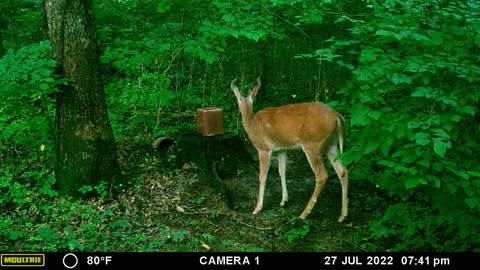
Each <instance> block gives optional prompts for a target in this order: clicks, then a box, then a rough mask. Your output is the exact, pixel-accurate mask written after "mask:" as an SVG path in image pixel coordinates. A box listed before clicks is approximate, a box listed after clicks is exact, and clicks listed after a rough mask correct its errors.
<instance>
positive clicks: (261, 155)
mask: <svg viewBox="0 0 480 270" xmlns="http://www.w3.org/2000/svg"><path fill="white" fill-rule="evenodd" d="M271 155H272V152H270V151H258V159H259V162H260V173H259V175H258V184H259V187H258V198H257V206H256V207H255V210H253V214H254V215H256V214H257V213H258V212H260V210H262V207H263V195H264V193H265V183H266V182H267V175H268V169H269V168H270V157H271Z"/></svg>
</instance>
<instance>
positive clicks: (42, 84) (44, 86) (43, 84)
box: [38, 83, 50, 90]
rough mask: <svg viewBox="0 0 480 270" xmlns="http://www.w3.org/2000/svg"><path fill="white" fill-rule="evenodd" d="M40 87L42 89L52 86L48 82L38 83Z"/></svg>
mask: <svg viewBox="0 0 480 270" xmlns="http://www.w3.org/2000/svg"><path fill="white" fill-rule="evenodd" d="M38 86H39V87H40V89H42V90H47V89H48V88H50V86H49V85H48V84H46V83H41V84H39V85H38Z"/></svg>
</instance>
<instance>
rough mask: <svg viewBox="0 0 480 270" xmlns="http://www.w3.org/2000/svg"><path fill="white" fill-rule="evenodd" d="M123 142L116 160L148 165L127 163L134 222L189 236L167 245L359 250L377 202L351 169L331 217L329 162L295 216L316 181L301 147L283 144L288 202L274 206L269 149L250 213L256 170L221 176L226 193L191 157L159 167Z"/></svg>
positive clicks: (276, 184)
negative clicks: (318, 188) (344, 200)
mask: <svg viewBox="0 0 480 270" xmlns="http://www.w3.org/2000/svg"><path fill="white" fill-rule="evenodd" d="M129 148H130V147H125V146H124V147H123V151H124V154H125V159H124V160H123V161H124V162H127V164H135V162H133V160H132V158H134V159H136V160H137V161H139V160H142V159H143V160H149V162H146V163H147V165H145V164H144V165H143V166H140V167H138V168H136V169H134V168H130V171H131V174H132V175H131V176H132V177H136V178H137V179H138V178H141V180H140V183H141V186H139V187H137V191H136V192H131V194H130V196H131V197H130V200H133V201H134V202H132V204H133V203H135V207H133V205H132V209H134V210H132V211H139V212H140V213H136V215H137V216H142V218H141V220H136V222H139V223H145V224H148V225H147V226H152V233H155V231H158V230H160V229H158V228H160V227H162V226H168V227H169V228H171V230H173V231H181V230H186V231H188V232H189V234H190V235H191V237H192V239H193V240H191V241H184V242H182V243H172V244H171V245H170V246H169V248H170V249H171V250H179V249H180V250H185V251H205V250H209V251H366V250H367V249H368V246H366V244H365V243H369V239H368V235H369V233H368V223H369V220H370V219H371V218H372V217H371V215H373V214H374V213H375V212H376V209H378V208H379V207H382V206H381V200H380V201H379V200H375V201H372V200H371V199H369V198H371V197H372V196H371V194H373V193H375V192H376V191H375V188H374V187H371V186H369V185H365V184H364V183H363V182H362V181H360V180H357V179H352V177H350V185H349V215H348V217H347V218H346V219H345V221H344V222H343V223H338V222H337V219H338V217H339V215H340V208H341V186H340V182H339V181H338V178H337V177H336V175H335V172H334V170H333V168H332V167H331V166H329V164H328V166H327V170H328V174H329V179H328V180H327V183H326V185H325V187H324V189H323V191H322V192H321V194H320V196H319V198H318V201H317V203H316V205H315V207H314V209H313V211H312V213H311V214H310V215H309V217H308V218H307V219H306V220H300V219H298V216H299V215H300V213H301V212H302V211H303V208H304V207H305V205H306V203H307V201H308V199H309V198H310V196H311V193H312V192H313V189H314V185H315V181H314V176H313V172H312V171H311V169H310V167H309V165H308V162H307V160H306V158H305V156H304V154H303V152H302V151H293V150H292V151H289V152H288V163H287V187H288V192H289V201H288V203H287V204H286V205H285V206H284V207H280V206H279V203H280V199H281V185H280V177H279V175H278V167H277V160H276V157H274V158H273V159H272V165H271V168H270V171H269V175H268V180H267V185H266V192H265V199H264V207H263V210H262V211H261V212H260V213H259V214H258V215H253V214H251V212H252V211H253V209H254V207H255V204H256V196H257V189H258V181H257V177H258V172H240V173H239V175H238V176H235V177H231V178H229V179H223V181H224V184H225V189H226V190H227V193H228V195H227V196H226V195H225V194H221V193H219V192H217V191H215V190H214V189H213V188H212V187H211V186H210V185H209V183H208V181H205V180H202V179H200V177H199V168H198V167H196V166H195V164H184V165H183V167H182V168H181V169H173V170H172V169H165V168H162V165H161V164H156V163H155V162H152V160H155V159H156V158H157V157H155V154H153V156H150V155H149V154H147V156H146V157H145V156H143V157H142V155H143V154H142V153H141V151H139V149H137V148H135V147H134V148H132V149H129ZM250 150H252V149H249V151H250ZM252 153H254V152H252ZM127 155H128V160H129V161H127V160H126V158H127ZM132 162H133V163H132ZM327 163H328V162H326V164H327ZM137 164H138V162H137ZM366 195H369V196H366ZM127 196H128V194H127ZM132 196H133V197H134V198H132ZM227 197H228V198H227ZM135 201H136V202H135ZM160 224H162V225H160ZM155 226H157V227H158V228H155ZM158 232H159V231H158Z"/></svg>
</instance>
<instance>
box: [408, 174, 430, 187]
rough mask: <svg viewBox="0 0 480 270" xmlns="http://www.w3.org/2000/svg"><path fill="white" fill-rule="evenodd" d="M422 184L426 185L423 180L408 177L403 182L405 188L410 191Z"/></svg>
mask: <svg viewBox="0 0 480 270" xmlns="http://www.w3.org/2000/svg"><path fill="white" fill-rule="evenodd" d="M424 184H426V181H425V180H424V179H422V178H418V177H414V176H412V177H408V178H407V180H406V181H405V188H406V189H410V188H414V187H417V186H419V185H424Z"/></svg>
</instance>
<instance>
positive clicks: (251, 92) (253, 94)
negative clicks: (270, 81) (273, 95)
mask: <svg viewBox="0 0 480 270" xmlns="http://www.w3.org/2000/svg"><path fill="white" fill-rule="evenodd" d="M260 87H262V81H261V80H260V76H258V78H257V84H256V85H255V86H254V87H253V89H252V91H250V93H249V96H250V97H251V98H252V99H253V98H254V97H255V96H256V95H257V93H258V89H260Z"/></svg>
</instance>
